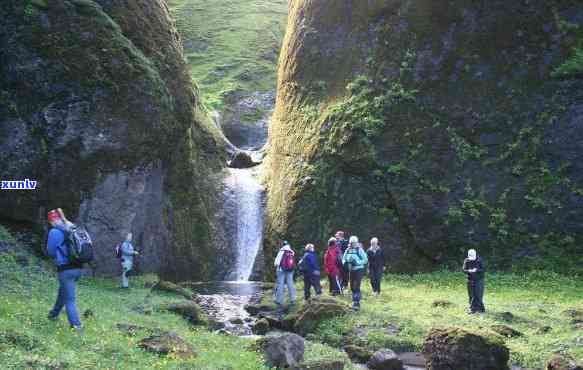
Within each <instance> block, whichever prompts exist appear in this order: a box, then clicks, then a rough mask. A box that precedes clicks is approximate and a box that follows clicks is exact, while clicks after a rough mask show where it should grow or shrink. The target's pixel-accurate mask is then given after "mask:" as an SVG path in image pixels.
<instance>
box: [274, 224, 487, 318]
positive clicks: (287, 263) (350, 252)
mask: <svg viewBox="0 0 583 370" xmlns="http://www.w3.org/2000/svg"><path fill="white" fill-rule="evenodd" d="M344 236H345V234H344V232H343V231H341V230H339V231H337V232H336V233H335V234H334V237H331V238H330V239H328V248H327V249H326V251H325V253H324V257H323V265H324V272H325V273H326V275H327V276H328V287H329V292H330V295H332V296H335V295H339V294H343V293H344V290H345V289H346V288H347V287H348V286H349V284H350V291H351V292H352V309H353V310H355V311H358V310H360V300H361V297H362V295H361V292H360V285H361V282H362V279H363V277H364V274H365V271H366V268H367V266H368V276H369V279H370V285H371V288H372V292H373V294H376V295H380V294H381V281H382V278H383V272H384V270H385V256H384V254H383V250H382V249H381V247H380V245H379V240H378V238H376V237H374V238H372V239H371V240H370V247H369V248H368V249H367V250H366V252H365V251H364V248H363V246H362V243H360V242H359V241H358V237H357V236H355V235H353V236H351V237H350V238H349V239H348V240H346V239H345V237H344ZM282 244H283V245H282V247H281V248H280V249H279V252H278V253H277V255H276V257H275V260H274V263H273V264H274V266H275V269H276V271H275V272H276V283H275V303H276V304H277V305H278V306H281V305H282V304H283V302H284V293H285V288H286V287H287V290H288V295H289V300H290V304H294V303H295V302H296V291H295V286H294V272H295V271H296V270H297V271H299V272H300V273H301V274H303V277H304V299H305V300H306V301H307V300H309V299H310V297H311V290H312V288H313V289H314V291H315V293H316V296H320V295H321V294H322V287H321V285H320V279H321V274H322V273H321V269H320V263H319V261H318V255H317V254H316V250H315V246H314V244H311V243H308V244H306V246H305V247H304V254H303V256H302V257H301V258H300V259H299V262H298V263H297V266H296V264H295V260H296V256H295V252H294V250H293V249H292V248H291V246H290V245H289V243H288V242H287V241H283V242H282ZM462 270H463V271H464V272H465V273H466V274H467V276H468V284H467V287H468V297H469V308H468V313H469V314H475V313H483V312H485V311H486V309H485V307H484V303H483V296H484V263H483V261H482V259H481V258H480V257H479V256H478V254H477V252H476V250H474V249H470V250H469V251H468V257H467V258H466V259H465V260H464V264H463V267H462Z"/></svg>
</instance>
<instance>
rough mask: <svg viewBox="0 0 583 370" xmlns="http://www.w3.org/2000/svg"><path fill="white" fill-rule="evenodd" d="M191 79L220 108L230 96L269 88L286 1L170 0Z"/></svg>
mask: <svg viewBox="0 0 583 370" xmlns="http://www.w3.org/2000/svg"><path fill="white" fill-rule="evenodd" d="M169 7H170V11H171V13H172V16H173V17H174V19H175V21H176V26H177V28H178V31H179V32H180V34H181V36H182V39H183V42H184V53H185V55H186V58H187V62H188V64H189V66H190V70H191V76H192V77H193V79H194V81H196V83H197V85H199V86H200V88H201V94H202V99H203V102H204V104H205V105H206V106H207V107H209V108H212V109H216V110H220V109H221V108H222V107H223V105H224V102H225V98H226V97H227V96H228V95H229V94H232V93H235V92H253V91H262V92H264V91H268V90H275V85H276V80H277V77H276V69H277V59H278V55H279V49H280V46H281V42H282V40H283V36H284V32H285V26H286V22H287V1H286V0H227V1H220V2H209V1H208V0H170V1H169Z"/></svg>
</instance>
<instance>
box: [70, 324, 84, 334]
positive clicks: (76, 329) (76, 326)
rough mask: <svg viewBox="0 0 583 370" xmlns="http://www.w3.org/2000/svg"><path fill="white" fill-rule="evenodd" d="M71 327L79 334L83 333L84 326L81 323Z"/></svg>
mask: <svg viewBox="0 0 583 370" xmlns="http://www.w3.org/2000/svg"><path fill="white" fill-rule="evenodd" d="M71 329H73V331H74V332H75V333H77V334H83V327H82V326H81V325H72V326H71Z"/></svg>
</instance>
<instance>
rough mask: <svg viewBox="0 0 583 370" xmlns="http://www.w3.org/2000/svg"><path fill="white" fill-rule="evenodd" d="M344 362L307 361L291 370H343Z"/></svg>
mask: <svg viewBox="0 0 583 370" xmlns="http://www.w3.org/2000/svg"><path fill="white" fill-rule="evenodd" d="M343 369H344V362H342V361H340V360H320V361H309V362H304V363H302V364H300V365H299V366H296V367H294V368H293V370H343Z"/></svg>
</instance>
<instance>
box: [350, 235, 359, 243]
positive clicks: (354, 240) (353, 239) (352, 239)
mask: <svg viewBox="0 0 583 370" xmlns="http://www.w3.org/2000/svg"><path fill="white" fill-rule="evenodd" d="M348 242H349V243H350V244H353V243H358V237H357V236H355V235H352V236H351V237H350V239H348Z"/></svg>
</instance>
